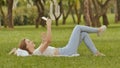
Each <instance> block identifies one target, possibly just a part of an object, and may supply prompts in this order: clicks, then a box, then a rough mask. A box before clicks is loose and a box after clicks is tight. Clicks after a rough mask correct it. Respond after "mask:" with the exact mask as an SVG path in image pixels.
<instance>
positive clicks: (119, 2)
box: [115, 0, 120, 23]
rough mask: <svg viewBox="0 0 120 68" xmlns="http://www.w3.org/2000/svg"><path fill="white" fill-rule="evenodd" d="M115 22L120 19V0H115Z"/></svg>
mask: <svg viewBox="0 0 120 68" xmlns="http://www.w3.org/2000/svg"><path fill="white" fill-rule="evenodd" d="M115 8H116V12H115V22H116V23H118V22H119V21H120V0H115Z"/></svg>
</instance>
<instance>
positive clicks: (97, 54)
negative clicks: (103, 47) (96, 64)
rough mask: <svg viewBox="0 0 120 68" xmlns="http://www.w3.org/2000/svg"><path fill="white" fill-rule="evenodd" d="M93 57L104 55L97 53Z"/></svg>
mask: <svg viewBox="0 0 120 68" xmlns="http://www.w3.org/2000/svg"><path fill="white" fill-rule="evenodd" d="M94 56H105V54H103V53H100V52H97V53H96V54H95V55H94Z"/></svg>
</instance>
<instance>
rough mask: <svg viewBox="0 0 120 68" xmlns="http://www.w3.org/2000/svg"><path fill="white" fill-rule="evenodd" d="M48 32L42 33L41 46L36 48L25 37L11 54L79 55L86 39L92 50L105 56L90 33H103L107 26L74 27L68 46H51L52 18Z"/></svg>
mask: <svg viewBox="0 0 120 68" xmlns="http://www.w3.org/2000/svg"><path fill="white" fill-rule="evenodd" d="M46 24H47V32H46V33H43V35H42V42H41V44H40V46H39V47H38V48H37V49H35V48H34V47H35V44H34V43H33V42H32V41H31V40H29V39H23V40H22V41H21V42H20V45H19V48H18V49H15V48H14V49H13V50H12V51H11V52H10V53H9V54H12V53H14V54H16V55H17V56H29V55H44V56H79V54H78V53H77V50H78V46H80V44H81V42H82V41H84V43H85V45H86V46H87V47H88V48H89V49H90V50H91V52H92V53H93V54H94V55H95V56H105V55H104V54H102V53H100V52H99V51H98V50H97V48H96V47H95V45H94V43H93V42H92V40H91V38H90V36H89V34H88V33H96V34H97V35H101V33H103V32H104V31H105V30H106V26H101V27H99V28H93V27H88V26H81V25H76V26H75V28H74V29H73V32H72V34H71V37H70V39H69V42H68V44H67V45H66V46H64V47H60V48H55V47H52V46H49V45H50V43H51V34H52V33H51V19H47V20H46ZM58 43H59V42H58Z"/></svg>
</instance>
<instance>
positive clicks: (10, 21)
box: [7, 0, 14, 28]
mask: <svg viewBox="0 0 120 68" xmlns="http://www.w3.org/2000/svg"><path fill="white" fill-rule="evenodd" d="M7 5H8V14H7V24H8V27H9V28H14V23H13V19H12V7H13V0H7Z"/></svg>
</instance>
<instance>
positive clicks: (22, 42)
mask: <svg viewBox="0 0 120 68" xmlns="http://www.w3.org/2000/svg"><path fill="white" fill-rule="evenodd" d="M19 48H20V49H22V50H26V51H27V52H28V53H29V54H32V53H31V52H30V51H29V50H28V49H27V44H26V43H25V39H23V40H21V42H20V44H19Z"/></svg>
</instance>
